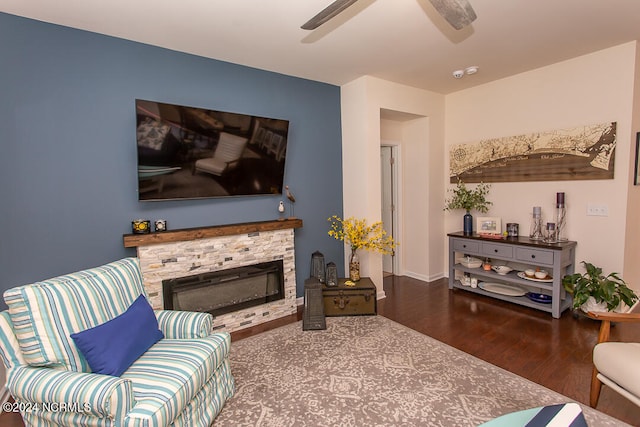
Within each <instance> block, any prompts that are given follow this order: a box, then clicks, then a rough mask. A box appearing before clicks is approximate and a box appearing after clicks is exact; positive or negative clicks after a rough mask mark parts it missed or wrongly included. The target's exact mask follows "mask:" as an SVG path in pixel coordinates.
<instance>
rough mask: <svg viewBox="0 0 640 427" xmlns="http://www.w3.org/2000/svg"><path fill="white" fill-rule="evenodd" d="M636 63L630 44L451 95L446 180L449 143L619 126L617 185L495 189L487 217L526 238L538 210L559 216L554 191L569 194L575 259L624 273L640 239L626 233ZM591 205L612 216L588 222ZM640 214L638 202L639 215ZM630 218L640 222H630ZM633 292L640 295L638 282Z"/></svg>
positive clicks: (458, 219)
mask: <svg viewBox="0 0 640 427" xmlns="http://www.w3.org/2000/svg"><path fill="white" fill-rule="evenodd" d="M635 62H636V43H635V42H633V43H626V44H623V45H620V46H616V47H613V48H610V49H606V50H602V51H599V52H596V53H592V54H589V55H585V56H582V57H579V58H575V59H572V60H569V61H564V62H560V63H557V64H554V65H551V66H548V67H544V68H540V69H537V70H533V71H530V72H527V73H523V74H519V75H516V76H512V77H509V78H505V79H502V80H499V81H496V82H492V83H489V84H485V85H482V86H479V87H475V88H472V89H468V90H464V91H460V92H456V93H453V94H450V95H448V96H447V98H446V110H445V118H446V120H445V123H446V125H445V129H446V146H447V149H446V152H445V159H444V160H445V164H446V167H445V170H444V174H445V179H446V182H447V183H448V181H449V157H448V147H450V146H451V145H454V144H462V143H471V142H476V141H479V140H481V139H486V138H496V137H506V136H514V135H520V134H526V133H532V132H536V131H549V130H555V129H566V128H572V127H577V126H582V125H589V124H596V123H603V122H617V147H616V158H615V175H614V179H612V180H595V181H553V182H525V183H522V182H517V183H493V184H492V188H491V191H490V195H489V199H490V200H491V201H492V202H493V207H492V209H491V211H490V212H489V215H490V216H498V217H501V218H502V222H503V224H504V223H507V222H517V223H519V224H520V229H521V232H522V233H528V229H529V222H530V219H529V215H530V213H531V210H532V207H533V206H542V209H543V216H544V217H545V221H546V220H547V219H550V215H552V214H553V209H554V203H555V194H556V192H559V191H564V192H565V193H566V198H567V199H566V200H567V202H566V204H567V228H566V229H567V236H568V238H569V239H570V240H576V241H577V242H578V246H577V250H576V261H577V262H580V261H582V260H585V261H589V262H592V263H594V264H596V265H599V266H601V267H603V269H604V270H605V272H611V271H616V272H620V273H623V270H624V259H625V244H626V242H627V240H628V239H634V241H635V242H637V241H638V240H639V239H638V238H639V236H638V231H637V230H638V227H637V226H634V225H630V226H629V227H627V215H628V214H627V196H628V192H629V191H630V188H629V186H630V185H631V184H632V181H631V171H630V161H629V156H630V153H631V152H632V140H634V139H635V133H632V112H633V87H634V70H635ZM470 78H473V77H470ZM636 128H637V124H636ZM634 150H635V148H633V151H634ZM447 186H448V185H447ZM637 192H638V191H637V190H636V191H635V193H636V194H637ZM588 203H597V204H603V205H606V206H608V208H609V216H608V217H594V216H586V206H587V204H588ZM637 209H638V203H637V202H636V203H635V212H637V211H638V210H637ZM462 214H463V213H462V212H453V213H447V214H446V215H445V229H446V231H447V232H451V231H457V230H461V229H462ZM629 220H631V221H637V219H636V218H633V217H632V216H630V217H629ZM634 227H635V228H634ZM634 235H635V237H634ZM443 240H445V241H444V246H445V249H444V253H446V249H447V248H446V246H447V243H446V239H445V238H444V237H443ZM634 245H635V244H634ZM636 253H637V252H636ZM636 259H637V256H636ZM627 262H630V260H629V259H628V261H627ZM443 268H445V269H446V266H445V267H443ZM578 271H583V270H582V268H579V269H578ZM635 288H636V289H639V288H640V283H636V284H635Z"/></svg>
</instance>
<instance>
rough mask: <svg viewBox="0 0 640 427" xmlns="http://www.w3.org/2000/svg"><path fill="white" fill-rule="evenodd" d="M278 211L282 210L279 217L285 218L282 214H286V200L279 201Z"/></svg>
mask: <svg viewBox="0 0 640 427" xmlns="http://www.w3.org/2000/svg"><path fill="white" fill-rule="evenodd" d="M278 212H280V218H278V219H279V220H283V219H284V218H283V217H282V214H284V202H283V201H282V200H280V202H279V203H278Z"/></svg>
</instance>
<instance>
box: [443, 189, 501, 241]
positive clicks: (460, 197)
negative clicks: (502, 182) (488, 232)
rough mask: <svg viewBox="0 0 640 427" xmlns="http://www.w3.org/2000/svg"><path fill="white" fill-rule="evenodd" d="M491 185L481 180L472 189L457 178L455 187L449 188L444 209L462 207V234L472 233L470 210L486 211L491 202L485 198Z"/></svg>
mask: <svg viewBox="0 0 640 427" xmlns="http://www.w3.org/2000/svg"><path fill="white" fill-rule="evenodd" d="M490 188H491V186H490V185H489V184H485V183H484V182H481V183H480V184H478V185H477V186H476V188H474V189H469V188H467V186H466V185H465V184H464V182H462V180H461V179H458V184H457V185H456V188H453V189H452V188H450V189H449V192H450V193H452V194H451V197H450V198H449V199H447V200H445V206H444V210H445V211H450V210H454V209H464V210H465V211H466V214H465V215H464V227H463V230H464V234H472V233H473V216H471V210H477V211H478V212H480V213H487V212H488V211H489V206H491V205H492V204H493V203H492V202H490V201H488V200H487V195H488V194H489V189H490Z"/></svg>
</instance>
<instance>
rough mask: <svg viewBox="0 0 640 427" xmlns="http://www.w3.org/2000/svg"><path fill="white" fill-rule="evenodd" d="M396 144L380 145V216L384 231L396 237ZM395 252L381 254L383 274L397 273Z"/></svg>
mask: <svg viewBox="0 0 640 427" xmlns="http://www.w3.org/2000/svg"><path fill="white" fill-rule="evenodd" d="M397 150H398V147H397V146H396V145H386V144H383V145H381V146H380V177H381V182H380V188H381V192H382V194H381V208H382V212H381V218H382V225H383V228H384V230H385V232H386V233H387V234H388V235H389V236H391V237H393V238H394V240H397V239H396V236H397V235H398V234H397V230H398V168H397V161H396V159H397V157H398V156H397ZM397 258H398V257H397V253H396V251H394V253H393V254H391V255H383V256H382V273H383V276H384V277H386V276H390V275H396V274H398V267H397V262H398V260H397Z"/></svg>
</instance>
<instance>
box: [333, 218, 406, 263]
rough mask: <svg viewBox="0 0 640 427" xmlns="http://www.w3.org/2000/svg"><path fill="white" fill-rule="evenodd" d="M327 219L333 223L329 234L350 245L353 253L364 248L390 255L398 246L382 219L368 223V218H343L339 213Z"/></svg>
mask: <svg viewBox="0 0 640 427" xmlns="http://www.w3.org/2000/svg"><path fill="white" fill-rule="evenodd" d="M327 221H329V222H330V223H331V226H330V229H329V236H331V237H333V238H334V239H336V240H341V241H343V242H345V243H346V244H347V245H349V246H350V247H351V252H352V254H355V252H356V251H357V250H358V249H364V250H367V251H375V252H379V253H381V254H384V255H390V254H392V253H393V250H394V249H395V248H396V245H397V243H396V242H395V241H394V240H393V238H392V237H391V236H389V235H387V232H386V231H384V228H382V221H378V222H375V223H373V224H371V225H367V220H366V219H357V218H354V217H350V218H347V219H341V218H340V217H338V216H337V215H333V216H331V217H329V218H327Z"/></svg>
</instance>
